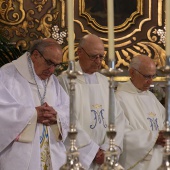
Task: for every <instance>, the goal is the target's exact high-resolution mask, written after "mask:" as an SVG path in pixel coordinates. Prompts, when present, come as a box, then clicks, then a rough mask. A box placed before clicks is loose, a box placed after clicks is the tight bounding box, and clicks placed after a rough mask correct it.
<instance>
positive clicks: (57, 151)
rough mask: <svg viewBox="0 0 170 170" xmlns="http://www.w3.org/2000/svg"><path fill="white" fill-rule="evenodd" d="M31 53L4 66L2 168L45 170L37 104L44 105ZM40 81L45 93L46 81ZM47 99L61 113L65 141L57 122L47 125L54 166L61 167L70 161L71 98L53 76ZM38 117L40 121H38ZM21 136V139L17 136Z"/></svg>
mask: <svg viewBox="0 0 170 170" xmlns="http://www.w3.org/2000/svg"><path fill="white" fill-rule="evenodd" d="M28 55H29V53H25V54H24V55H23V56H21V57H20V58H19V59H17V60H15V61H13V62H12V63H9V64H7V65H5V66H3V67H2V68H1V69H0V83H1V84H0V136H1V139H0V170H41V159H42V158H41V155H40V135H41V134H40V128H41V127H42V124H39V123H37V120H36V119H34V118H36V115H37V112H36V109H35V107H37V106H40V105H41V104H40V99H39V96H38V91H37V86H36V83H35V81H34V78H33V76H32V74H31V72H30V70H29V67H28V59H27V57H28ZM36 81H37V84H38V87H39V90H40V93H41V94H43V91H44V87H43V84H42V81H41V80H40V79H39V78H38V77H37V76H36ZM44 102H47V103H48V105H50V106H52V107H53V108H54V109H55V110H56V112H57V120H58V123H57V125H56V127H57V126H58V127H60V128H61V129H62V131H61V129H60V128H59V129H60V133H61V135H62V140H59V139H58V137H57V136H56V135H57V134H56V133H55V132H56V131H55V130H56V127H55V126H54V125H51V126H47V129H48V138H49V150H50V158H51V166H52V167H51V169H52V170H59V168H60V167H61V166H62V165H63V164H64V163H65V162H66V154H65V152H66V150H65V146H64V144H63V141H64V140H65V138H66V136H67V132H68V128H69V98H68V95H67V94H66V93H65V91H64V90H63V88H62V87H61V86H60V84H59V83H58V80H57V79H56V77H55V76H54V75H52V76H51V77H50V78H49V80H48V83H47V91H46V95H45V99H44ZM35 120H36V121H35ZM18 136H19V139H17V137H18Z"/></svg>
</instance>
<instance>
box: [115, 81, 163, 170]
mask: <svg viewBox="0 0 170 170" xmlns="http://www.w3.org/2000/svg"><path fill="white" fill-rule="evenodd" d="M116 97H117V99H118V100H119V102H120V105H121V106H122V108H123V110H124V114H125V116H126V118H127V123H126V129H125V137H124V146H123V153H122V155H121V157H120V163H121V164H122V165H123V166H124V167H125V169H126V170H130V169H133V170H156V169H157V168H158V167H159V166H160V165H161V162H162V152H163V151H162V147H161V146H159V145H156V144H155V142H156V140H157V137H158V133H159V131H160V130H163V128H164V120H165V109H164V107H163V106H162V105H161V103H160V102H159V101H158V100H157V99H156V97H155V96H154V94H152V93H151V92H150V91H143V92H141V91H139V90H138V89H136V87H135V86H134V85H133V84H132V83H131V81H128V82H126V83H120V84H119V85H118V88H117V92H116Z"/></svg>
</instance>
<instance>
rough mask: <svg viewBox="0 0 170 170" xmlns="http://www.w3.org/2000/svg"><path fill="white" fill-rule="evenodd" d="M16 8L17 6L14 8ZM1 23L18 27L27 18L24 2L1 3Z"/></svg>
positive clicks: (2, 0)
mask: <svg viewBox="0 0 170 170" xmlns="http://www.w3.org/2000/svg"><path fill="white" fill-rule="evenodd" d="M14 6H17V8H16V7H14ZM0 9H1V12H0V22H1V23H4V24H7V25H16V24H19V23H21V22H22V21H23V20H24V18H25V11H24V9H23V0H17V1H15V3H14V2H13V1H12V0H8V1H6V0H1V1H0Z"/></svg>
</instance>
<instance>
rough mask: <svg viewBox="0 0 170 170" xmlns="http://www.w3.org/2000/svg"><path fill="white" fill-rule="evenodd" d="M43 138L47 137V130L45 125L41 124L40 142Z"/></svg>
mask: <svg viewBox="0 0 170 170" xmlns="http://www.w3.org/2000/svg"><path fill="white" fill-rule="evenodd" d="M45 138H48V132H47V127H45V125H43V131H42V135H41V136H40V144H41V143H42V142H43V140H44V139H45Z"/></svg>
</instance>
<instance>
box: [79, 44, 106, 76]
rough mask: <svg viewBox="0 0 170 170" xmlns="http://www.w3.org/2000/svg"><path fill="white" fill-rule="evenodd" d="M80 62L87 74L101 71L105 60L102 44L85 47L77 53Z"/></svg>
mask: <svg viewBox="0 0 170 170" xmlns="http://www.w3.org/2000/svg"><path fill="white" fill-rule="evenodd" d="M77 53H78V55H79V62H80V65H81V68H82V70H83V71H84V72H85V73H88V74H92V73H94V72H97V71H99V70H100V69H101V64H102V61H103V59H104V46H103V44H102V43H101V42H97V43H96V44H92V45H91V44H89V45H88V46H87V45H85V46H83V47H82V48H79V49H78V51H77Z"/></svg>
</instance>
